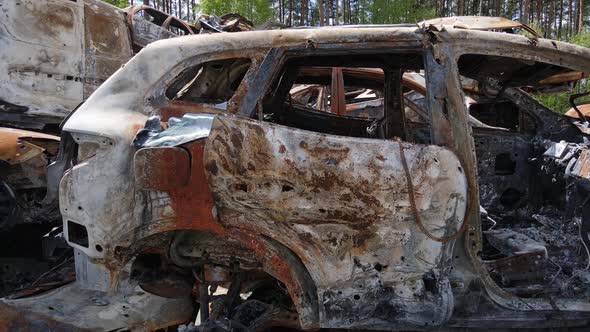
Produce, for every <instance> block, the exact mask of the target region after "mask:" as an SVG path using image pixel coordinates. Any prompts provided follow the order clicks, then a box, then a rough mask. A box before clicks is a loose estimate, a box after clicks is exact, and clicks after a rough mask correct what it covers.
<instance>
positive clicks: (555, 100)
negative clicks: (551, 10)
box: [535, 32, 590, 113]
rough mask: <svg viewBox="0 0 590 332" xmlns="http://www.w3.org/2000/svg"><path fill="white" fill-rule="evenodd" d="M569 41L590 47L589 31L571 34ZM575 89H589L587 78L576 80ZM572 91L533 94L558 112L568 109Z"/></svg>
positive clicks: (580, 90)
mask: <svg viewBox="0 0 590 332" xmlns="http://www.w3.org/2000/svg"><path fill="white" fill-rule="evenodd" d="M570 43H572V44H576V45H581V46H585V47H590V32H585V33H579V34H577V35H575V36H573V37H572V38H571V40H570ZM576 90H577V91H579V92H583V91H588V90H590V81H589V80H588V79H585V80H582V81H581V82H578V86H577V87H576ZM571 93H572V92H570V91H566V92H560V93H546V94H541V95H537V96H535V98H536V99H537V100H538V101H539V102H540V103H541V104H543V105H545V106H547V107H549V108H551V109H552V110H555V111H557V112H560V113H565V112H566V111H567V110H569V109H570V107H571V106H570V104H569V96H570V95H571Z"/></svg>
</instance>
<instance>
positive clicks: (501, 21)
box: [418, 16, 539, 37]
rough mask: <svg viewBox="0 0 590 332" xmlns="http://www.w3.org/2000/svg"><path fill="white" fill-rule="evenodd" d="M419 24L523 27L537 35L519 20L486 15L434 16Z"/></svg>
mask: <svg viewBox="0 0 590 332" xmlns="http://www.w3.org/2000/svg"><path fill="white" fill-rule="evenodd" d="M418 25H420V26H425V27H429V26H432V27H435V28H436V29H437V30H439V31H440V30H442V29H443V28H444V27H445V26H450V27H453V28H458V29H471V30H509V29H515V28H521V29H524V30H526V31H528V32H530V33H531V34H533V36H537V37H539V34H537V32H536V31H534V30H533V29H531V28H530V27H528V26H527V25H525V24H522V23H520V22H516V21H511V20H509V19H506V18H503V17H487V16H455V17H443V18H434V19H431V20H427V21H422V22H420V23H418Z"/></svg>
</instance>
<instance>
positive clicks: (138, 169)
mask: <svg viewBox="0 0 590 332" xmlns="http://www.w3.org/2000/svg"><path fill="white" fill-rule="evenodd" d="M134 171H135V182H136V183H137V185H138V187H139V188H142V189H146V190H170V189H173V188H178V187H184V186H186V185H187V184H188V181H189V178H190V156H189V154H188V152H187V151H185V150H184V149H182V148H175V147H169V148H165V147H162V148H144V149H141V150H139V151H137V152H136V153H135V158H134Z"/></svg>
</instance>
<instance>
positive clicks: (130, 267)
mask: <svg viewBox="0 0 590 332" xmlns="http://www.w3.org/2000/svg"><path fill="white" fill-rule="evenodd" d="M317 68H328V69H329V75H330V82H334V83H335V84H332V83H330V90H331V91H334V92H331V97H332V96H333V97H335V98H334V100H336V99H338V100H339V102H332V101H331V100H330V102H329V106H330V107H329V108H328V107H327V106H326V104H324V106H323V107H321V108H318V107H313V106H314V105H316V106H317V105H318V103H317V102H316V103H314V102H311V103H310V102H309V101H310V100H311V99H306V100H305V101H306V102H301V100H302V99H301V98H299V97H301V96H297V95H296V94H295V92H297V90H296V88H297V87H298V85H301V84H313V79H312V78H310V77H313V73H314V72H318V71H317ZM338 68H372V69H374V70H376V71H380V72H382V76H381V77H382V79H374V78H373V79H365V80H361V79H359V77H358V76H357V77H356V79H354V80H348V81H347V80H345V78H346V76H345V75H344V74H345V71H344V70H339V69H338ZM333 69H336V70H333ZM589 70H590V50H588V49H586V48H583V47H579V46H574V45H570V44H567V43H562V42H557V41H551V40H545V39H541V38H529V37H526V36H522V35H517V34H509V33H505V32H493V31H478V30H477V29H465V28H462V27H453V26H447V25H445V26H443V27H437V26H433V25H424V26H421V27H418V28H417V27H416V26H387V27H375V26H371V27H355V28H347V27H335V28H316V29H300V30H297V29H294V30H283V31H264V32H245V33H241V34H217V35H207V36H190V37H181V38H177V39H169V40H165V41H159V42H156V43H153V44H151V45H149V46H148V47H146V48H145V49H144V50H143V51H142V52H141V54H139V55H138V56H136V57H135V58H133V59H132V60H131V61H130V62H129V63H127V65H126V66H125V67H124V68H123V69H122V70H120V71H118V72H117V73H115V74H114V75H113V76H112V77H111V79H109V81H108V82H106V83H105V84H103V85H102V86H101V87H100V88H99V89H98V90H97V91H96V92H95V93H94V94H93V95H92V96H91V97H90V98H89V99H88V101H87V102H86V103H85V104H84V105H82V106H81V107H80V108H79V109H78V110H77V111H76V112H74V113H73V114H72V115H71V116H70V117H69V119H68V120H67V122H66V123H65V125H64V131H63V134H62V138H61V141H60V144H61V147H60V156H59V157H58V158H57V161H56V163H58V164H61V165H72V166H71V167H69V166H68V167H65V168H67V170H66V171H65V173H64V174H63V177H62V179H61V182H60V190H59V199H60V210H61V214H62V216H63V225H64V234H65V237H66V240H67V241H68V244H69V245H70V246H72V247H73V248H74V252H75V255H74V257H75V269H76V271H75V272H76V281H75V282H73V283H70V284H67V285H65V286H61V287H58V288H55V289H53V290H51V291H47V292H45V293H42V294H38V295H33V296H21V297H20V298H15V297H13V298H11V299H4V300H3V301H2V302H1V304H0V321H1V322H2V323H1V324H3V327H4V328H5V329H8V330H10V329H27V328H37V329H39V328H42V329H43V328H46V329H49V328H51V329H70V330H75V329H91V330H104V331H112V330H120V329H129V330H156V329H159V328H165V327H170V326H178V325H179V324H184V326H183V327H182V329H184V330H206V329H213V330H221V331H223V330H236V331H238V330H260V331H262V330H266V329H268V328H271V327H279V328H297V329H303V330H313V329H318V328H345V329H375V330H394V329H395V330H427V329H435V328H478V327H479V328H492V327H493V328H522V327H526V328H534V327H538V328H551V327H585V326H588V323H589V322H590V302H589V301H588V298H589V293H590V283H589V278H588V273H589V272H588V264H589V259H590V254H589V253H588V242H589V238H588V231H589V226H590V220H589V218H590V216H589V215H588V213H589V211H590V206H589V205H588V199H587V198H588V197H589V196H588V190H589V188H590V187H589V186H588V184H589V182H588V181H589V176H590V175H589V173H588V165H587V163H588V158H589V153H590V152H588V144H589V142H588V136H587V135H586V134H584V133H583V132H581V131H580V129H579V127H578V126H576V125H575V124H574V123H572V122H571V120H570V119H569V118H567V117H565V116H562V115H559V114H557V113H554V112H552V111H551V110H549V109H547V108H546V107H544V106H543V105H541V104H539V103H538V102H536V101H535V100H534V99H533V98H531V97H530V96H529V95H528V94H527V93H526V92H524V91H523V90H522V89H521V88H522V87H535V86H536V85H537V84H538V83H539V82H541V81H542V80H544V79H547V78H549V77H553V76H555V75H559V74H563V73H569V72H581V73H587V72H588V71H589ZM306 73H307V74H306ZM339 73H340V74H339ZM417 73H424V76H423V79H424V81H423V84H422V86H423V90H422V91H420V92H418V89H417V88H411V89H409V88H408V84H406V85H404V79H403V77H404V74H417ZM317 76H318V77H317V79H318V81H317V82H318V83H317V84H321V82H320V80H323V81H324V82H325V81H326V77H327V75H325V74H322V75H317ZM332 78H333V79H332ZM334 85H335V86H334ZM355 89H356V90H355ZM360 89H367V90H371V92H372V94H371V95H369V94H367V95H366V97H367V98H368V100H364V101H363V102H370V101H371V100H373V101H374V100H377V99H379V98H381V97H382V98H383V101H382V109H381V111H379V112H359V113H354V114H347V112H346V108H347V106H348V104H352V103H351V102H349V103H347V102H346V93H342V91H349V92H350V91H358V90H360ZM338 91H340V92H338ZM465 91H471V92H470V93H469V95H467V94H466V93H465ZM413 93H417V94H419V95H414V96H409V95H408V94H413ZM356 96H357V97H358V96H360V94H359V95H356ZM294 97H297V98H294ZM357 97H352V95H351V99H355V98H357ZM371 98H372V99H371ZM330 99H332V98H330ZM409 101H413V102H414V104H415V105H417V106H411V105H410V103H409ZM410 106H411V107H410ZM408 108H413V112H415V113H419V114H417V115H416V114H414V115H413V116H409V115H408V116H407V114H408V113H410V110H408ZM328 109H329V110H330V111H329V112H328ZM423 112H425V115H424V113H423ZM420 114H422V115H420ZM476 123H481V124H482V125H476ZM197 308H198V313H197V311H196V309H197ZM194 322H196V326H195V325H194Z"/></svg>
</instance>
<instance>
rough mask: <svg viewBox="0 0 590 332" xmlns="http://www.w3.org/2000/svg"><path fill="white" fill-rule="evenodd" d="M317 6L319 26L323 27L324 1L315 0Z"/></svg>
mask: <svg viewBox="0 0 590 332" xmlns="http://www.w3.org/2000/svg"><path fill="white" fill-rule="evenodd" d="M317 6H318V13H319V15H320V26H322V25H324V24H325V22H324V1H323V0H317Z"/></svg>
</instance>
